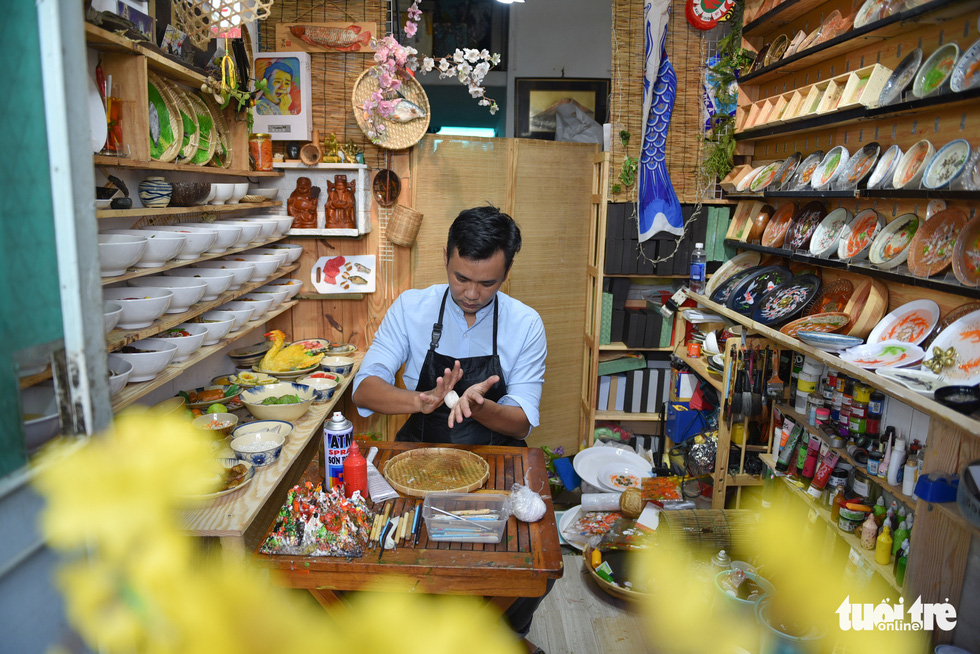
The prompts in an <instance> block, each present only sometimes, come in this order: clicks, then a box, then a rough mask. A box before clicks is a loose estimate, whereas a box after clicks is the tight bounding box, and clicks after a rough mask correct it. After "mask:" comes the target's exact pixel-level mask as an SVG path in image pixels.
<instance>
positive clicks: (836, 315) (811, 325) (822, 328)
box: [779, 311, 850, 337]
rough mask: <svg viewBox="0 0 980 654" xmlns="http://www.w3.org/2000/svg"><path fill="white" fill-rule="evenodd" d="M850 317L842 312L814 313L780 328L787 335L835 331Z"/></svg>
mask: <svg viewBox="0 0 980 654" xmlns="http://www.w3.org/2000/svg"><path fill="white" fill-rule="evenodd" d="M849 320H850V317H849V316H848V315H847V314H846V313H844V312H842V311H835V312H832V313H831V312H828V313H814V314H812V315H809V316H804V317H803V318H797V319H796V320H794V321H793V322H791V323H789V324H788V325H783V327H782V328H781V329H780V330H779V331H780V332H781V333H783V334H786V335H787V336H793V337H795V336H796V335H797V334H798V333H800V332H801V331H809V332H835V331H837V330H838V329H841V328H842V327H843V326H844V325H846V324H847V323H848V321H849Z"/></svg>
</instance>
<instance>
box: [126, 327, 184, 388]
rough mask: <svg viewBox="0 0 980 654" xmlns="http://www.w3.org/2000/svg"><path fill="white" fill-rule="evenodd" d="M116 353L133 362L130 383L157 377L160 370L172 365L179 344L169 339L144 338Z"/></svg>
mask: <svg viewBox="0 0 980 654" xmlns="http://www.w3.org/2000/svg"><path fill="white" fill-rule="evenodd" d="M114 354H115V355H116V356H117V357H120V358H122V359H123V360H125V361H129V362H130V363H131V364H133V372H132V373H130V376H129V381H130V383H132V382H145V381H150V380H151V379H153V378H155V377H156V376H157V374H159V373H160V371H162V370H163V369H164V368H166V367H167V366H169V365H170V363H171V362H172V361H173V360H174V356H175V355H176V354H177V345H176V343H172V342H171V341H170V340H169V339H164V338H144V339H143V340H141V341H136V342H135V343H133V344H132V345H127V346H126V347H124V348H122V349H121V350H119V351H118V352H114Z"/></svg>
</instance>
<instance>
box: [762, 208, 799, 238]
mask: <svg viewBox="0 0 980 654" xmlns="http://www.w3.org/2000/svg"><path fill="white" fill-rule="evenodd" d="M795 215H796V203H795V202H787V203H786V204H784V205H782V206H781V207H779V208H778V209H776V213H774V214H773V215H772V218H770V219H769V224H768V225H766V230H765V231H764V232H763V233H762V245H764V246H765V247H767V248H781V247H783V243H784V242H785V241H786V231H787V230H788V229H789V225H790V223H791V222H792V221H793V216H795Z"/></svg>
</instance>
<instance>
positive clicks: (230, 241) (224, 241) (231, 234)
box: [183, 222, 242, 254]
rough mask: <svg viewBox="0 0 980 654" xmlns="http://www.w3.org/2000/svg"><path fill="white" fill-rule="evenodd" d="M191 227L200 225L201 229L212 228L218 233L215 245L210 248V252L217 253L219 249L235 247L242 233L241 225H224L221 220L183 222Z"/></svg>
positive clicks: (222, 250)
mask: <svg viewBox="0 0 980 654" xmlns="http://www.w3.org/2000/svg"><path fill="white" fill-rule="evenodd" d="M183 224H184V225H187V226H189V227H199V228H201V229H212V230H214V231H215V232H217V233H218V235H217V237H216V238H215V239H214V245H212V246H211V248H210V249H209V250H208V252H209V253H212V254H215V253H217V252H218V251H219V250H220V251H221V252H224V251H225V250H227V249H228V248H230V247H234V246H235V244H236V243H238V239H239V237H241V235H242V228H241V226H240V225H223V224H221V223H219V222H214V223H183Z"/></svg>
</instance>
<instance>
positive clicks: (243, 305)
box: [218, 300, 258, 322]
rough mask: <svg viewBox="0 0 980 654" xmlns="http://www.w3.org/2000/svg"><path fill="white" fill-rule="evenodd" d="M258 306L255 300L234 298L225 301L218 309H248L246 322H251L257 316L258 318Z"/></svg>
mask: <svg viewBox="0 0 980 654" xmlns="http://www.w3.org/2000/svg"><path fill="white" fill-rule="evenodd" d="M257 308H258V307H257V306H255V302H239V301H237V300H233V301H231V302H225V303H224V304H222V305H221V306H220V307H218V310H219V311H247V312H248V317H247V318H245V322H249V321H251V320H255V319H256V318H258V316H257V315H256V314H255V310H256V309H257Z"/></svg>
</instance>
